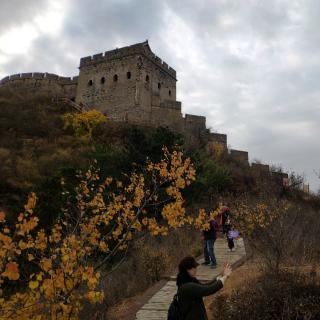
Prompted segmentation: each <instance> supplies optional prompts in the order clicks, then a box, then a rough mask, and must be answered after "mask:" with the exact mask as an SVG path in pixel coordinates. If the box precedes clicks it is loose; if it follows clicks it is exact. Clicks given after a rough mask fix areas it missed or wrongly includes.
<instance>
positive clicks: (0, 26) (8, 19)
mask: <svg viewBox="0 0 320 320" xmlns="http://www.w3.org/2000/svg"><path fill="white" fill-rule="evenodd" d="M49 1H50V0H41V1H39V0H9V1H1V4H0V35H1V33H2V32H4V31H7V30H8V29H10V28H11V27H13V26H17V25H21V24H23V23H24V22H27V21H30V20H32V19H33V17H34V15H36V14H38V13H40V12H42V11H43V10H45V8H46V7H47V5H48V3H49Z"/></svg>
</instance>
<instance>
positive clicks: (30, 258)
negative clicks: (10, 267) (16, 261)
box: [28, 253, 34, 261]
mask: <svg viewBox="0 0 320 320" xmlns="http://www.w3.org/2000/svg"><path fill="white" fill-rule="evenodd" d="M33 259H34V256H33V254H31V253H28V261H32V260H33Z"/></svg>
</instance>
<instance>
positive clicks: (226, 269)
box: [223, 263, 232, 278]
mask: <svg viewBox="0 0 320 320" xmlns="http://www.w3.org/2000/svg"><path fill="white" fill-rule="evenodd" d="M231 273H232V269H231V266H230V263H226V264H225V265H224V268H223V276H224V277H226V278H227V277H229V276H230V274H231Z"/></svg>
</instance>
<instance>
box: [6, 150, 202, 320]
mask: <svg viewBox="0 0 320 320" xmlns="http://www.w3.org/2000/svg"><path fill="white" fill-rule="evenodd" d="M126 178H127V181H126V183H124V182H121V181H114V180H113V178H112V177H108V178H106V179H104V180H103V181H101V178H100V177H99V170H97V169H94V167H92V168H90V169H89V170H88V171H87V172H85V173H84V174H82V175H81V181H80V184H79V186H78V187H77V188H76V192H75V194H76V201H75V203H74V205H73V206H71V207H72V208H70V206H68V205H67V203H66V207H65V208H63V212H64V214H63V215H62V216H61V217H60V218H59V219H58V220H57V221H56V222H55V224H54V225H53V227H52V230H51V231H50V232H46V231H45V230H44V229H40V228H39V226H38V223H39V219H38V218H37V216H36V215H35V214H34V209H35V207H36V203H37V197H36V195H35V194H34V193H32V194H31V196H30V197H29V199H28V202H27V204H26V205H25V209H24V211H23V212H21V213H20V214H19V215H18V217H17V221H16V223H15V224H14V225H10V224H9V223H8V222H7V221H6V215H5V213H4V212H1V213H0V319H1V320H2V319H19V320H23V319H39V320H40V319H78V318H79V314H80V312H81V310H82V308H83V304H84V303H85V302H86V301H89V302H90V303H99V302H101V301H102V300H103V299H104V292H103V291H101V289H100V282H101V276H102V273H101V270H102V268H103V267H104V266H105V265H106V263H107V262H109V261H110V259H111V258H112V257H113V256H114V255H115V254H116V253H117V252H119V250H125V249H126V248H127V247H128V242H129V241H130V240H131V239H132V238H133V237H134V236H135V235H137V234H139V233H140V232H141V231H146V232H149V233H151V234H152V235H166V234H168V232H169V231H170V229H174V228H178V227H181V226H183V225H185V224H191V225H194V226H196V227H198V228H202V227H203V224H204V222H205V213H204V212H203V210H202V211H200V213H199V216H198V217H197V218H193V217H190V216H188V215H187V214H186V211H185V208H184V199H183V197H182V190H183V189H184V188H185V187H186V186H188V185H190V184H191V183H192V181H194V180H195V170H194V167H193V165H192V163H191V160H190V159H189V158H187V159H185V158H184V157H183V154H182V153H181V152H177V151H174V152H173V153H171V154H170V153H169V152H168V151H167V150H164V158H163V160H162V161H160V162H159V163H152V162H148V163H147V165H146V168H145V170H144V172H141V173H138V172H134V173H132V174H131V175H130V176H127V177H126ZM62 184H65V181H64V180H63V179H62ZM114 190H116V191H114ZM154 207H160V208H161V212H160V215H158V216H155V215H154V210H153V208H154ZM48 214H49V213H48ZM18 286H21V289H18V288H19V287H18Z"/></svg>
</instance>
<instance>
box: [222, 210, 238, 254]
mask: <svg viewBox="0 0 320 320" xmlns="http://www.w3.org/2000/svg"><path fill="white" fill-rule="evenodd" d="M220 222H221V225H222V233H223V234H224V235H225V236H226V237H227V241H228V247H229V251H233V250H235V246H234V241H233V237H232V236H231V234H230V231H231V230H232V222H231V213H230V208H229V207H228V206H223V207H222V208H221V220H220Z"/></svg>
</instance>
